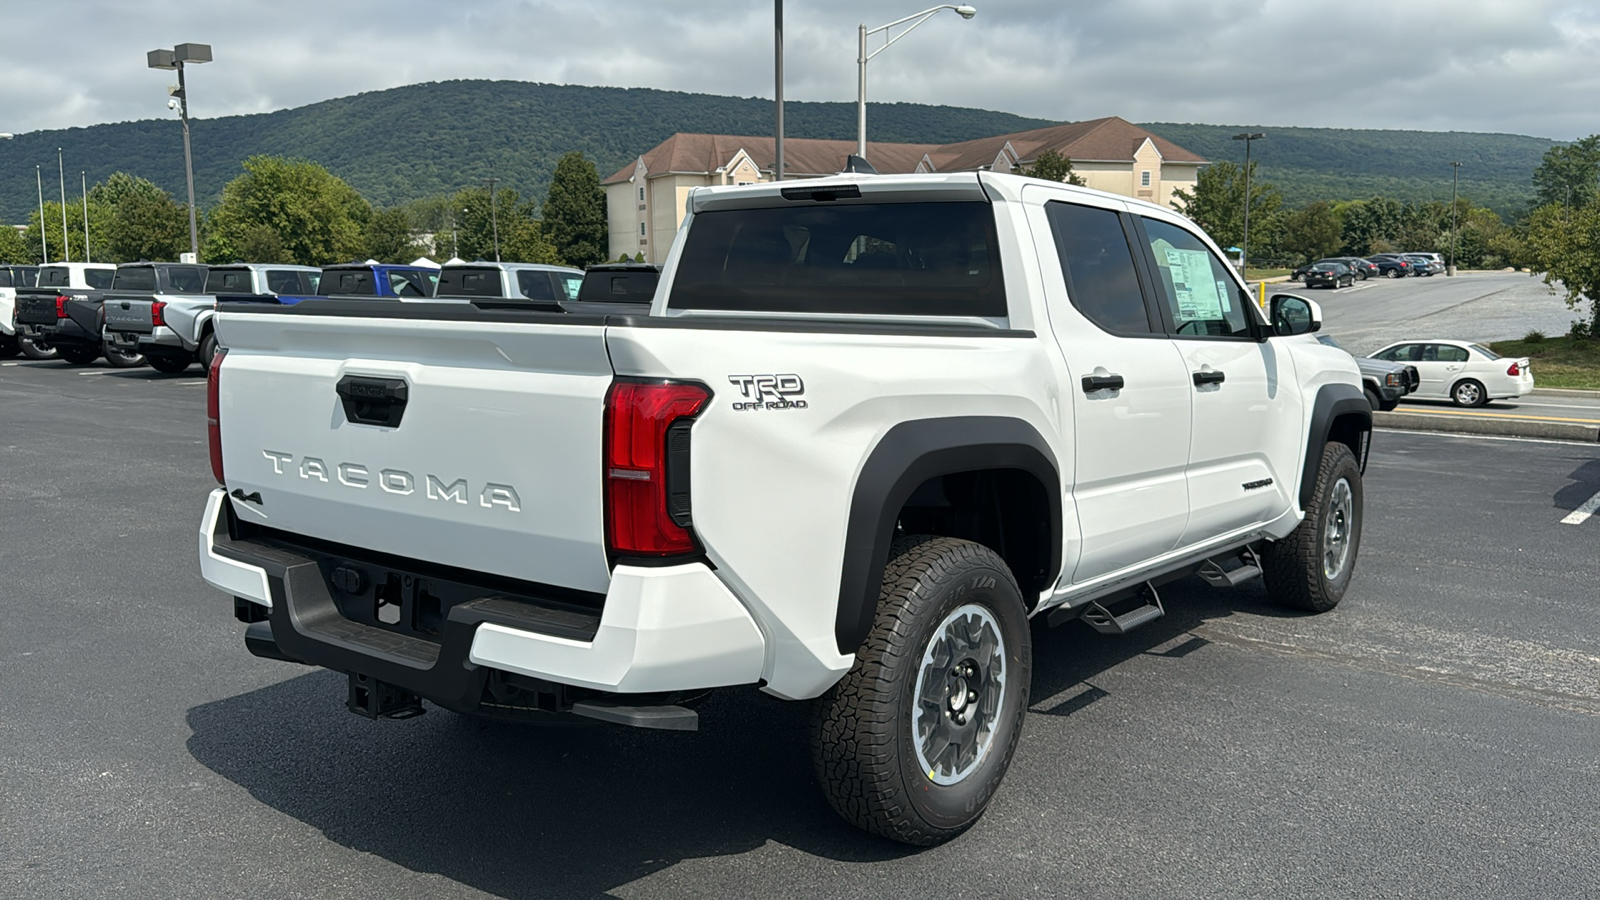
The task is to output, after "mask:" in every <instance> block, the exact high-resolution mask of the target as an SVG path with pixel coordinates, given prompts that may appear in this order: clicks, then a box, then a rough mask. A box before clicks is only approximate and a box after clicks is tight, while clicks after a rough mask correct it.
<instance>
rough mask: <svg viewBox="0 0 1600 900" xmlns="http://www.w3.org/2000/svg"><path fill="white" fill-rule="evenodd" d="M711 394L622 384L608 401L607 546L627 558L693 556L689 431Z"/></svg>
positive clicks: (687, 387)
mask: <svg viewBox="0 0 1600 900" xmlns="http://www.w3.org/2000/svg"><path fill="white" fill-rule="evenodd" d="M709 399H711V392H710V391H709V390H707V389H706V388H705V387H704V386H702V385H698V384H688V383H684V382H662V381H618V382H616V383H614V384H612V385H611V390H610V392H609V393H607V394H606V413H605V415H606V421H605V447H604V451H603V452H604V456H605V459H604V462H605V483H606V499H605V503H606V545H607V547H608V548H609V549H610V551H611V552H612V553H614V554H620V555H623V556H672V555H675V554H680V553H691V552H693V551H694V550H695V542H694V537H693V536H692V535H690V533H689V426H690V424H691V420H692V419H693V418H694V417H695V416H696V415H698V414H699V413H700V411H701V410H702V409H704V408H705V404H706V401H707V400H709Z"/></svg>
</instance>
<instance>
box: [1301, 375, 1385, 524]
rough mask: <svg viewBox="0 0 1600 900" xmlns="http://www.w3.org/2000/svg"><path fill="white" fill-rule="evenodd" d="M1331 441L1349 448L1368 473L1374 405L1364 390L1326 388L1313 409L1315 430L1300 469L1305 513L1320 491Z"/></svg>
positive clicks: (1311, 431)
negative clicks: (1320, 472) (1313, 495)
mask: <svg viewBox="0 0 1600 900" xmlns="http://www.w3.org/2000/svg"><path fill="white" fill-rule="evenodd" d="M1363 384H1365V381H1363ZM1329 441H1338V442H1339V443H1341V444H1344V445H1345V446H1347V447H1349V448H1350V452H1351V453H1354V454H1355V457H1356V463H1357V465H1359V466H1360V467H1361V471H1363V472H1365V471H1366V470H1367V450H1368V448H1369V447H1370V445H1371V441H1372V405H1371V404H1370V403H1368V402H1367V395H1366V393H1365V392H1364V391H1363V390H1362V388H1358V387H1356V386H1355V385H1352V384H1325V385H1323V386H1322V387H1321V388H1320V389H1318V391H1317V396H1316V399H1315V400H1314V401H1313V403H1312V405H1311V429H1310V434H1309V438H1308V440H1307V442H1306V453H1305V459H1304V460H1302V461H1301V468H1300V508H1301V509H1305V508H1306V506H1307V505H1308V504H1309V503H1310V502H1311V493H1312V491H1314V490H1316V484H1317V466H1318V465H1319V464H1320V463H1321V461H1322V447H1323V445H1324V444H1327V443H1328V442H1329Z"/></svg>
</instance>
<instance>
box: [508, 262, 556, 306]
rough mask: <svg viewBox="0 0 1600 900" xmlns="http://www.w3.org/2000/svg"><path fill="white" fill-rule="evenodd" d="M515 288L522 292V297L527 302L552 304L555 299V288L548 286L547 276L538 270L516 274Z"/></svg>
mask: <svg viewBox="0 0 1600 900" xmlns="http://www.w3.org/2000/svg"><path fill="white" fill-rule="evenodd" d="M517 288H518V289H519V290H521V291H522V296H524V297H527V298H528V299H529V300H549V301H552V302H554V301H555V299H556V292H555V288H554V287H553V286H552V285H551V284H550V276H549V274H548V273H545V272H542V271H539V270H533V271H522V272H518V273H517Z"/></svg>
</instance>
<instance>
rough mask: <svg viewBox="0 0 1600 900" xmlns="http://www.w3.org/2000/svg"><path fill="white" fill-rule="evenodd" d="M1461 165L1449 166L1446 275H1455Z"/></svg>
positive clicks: (1456, 163) (1453, 164)
mask: <svg viewBox="0 0 1600 900" xmlns="http://www.w3.org/2000/svg"><path fill="white" fill-rule="evenodd" d="M1460 186H1461V163H1458V162H1453V163H1451V164H1450V268H1448V269H1446V270H1445V274H1446V275H1454V274H1456V198H1457V197H1459V196H1460V190H1459V189H1460Z"/></svg>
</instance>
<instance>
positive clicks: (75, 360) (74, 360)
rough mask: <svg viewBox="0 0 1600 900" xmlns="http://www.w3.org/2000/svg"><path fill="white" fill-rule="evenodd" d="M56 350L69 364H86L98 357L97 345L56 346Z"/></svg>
mask: <svg viewBox="0 0 1600 900" xmlns="http://www.w3.org/2000/svg"><path fill="white" fill-rule="evenodd" d="M56 352H57V353H60V354H61V358H62V360H64V361H65V362H66V363H67V365H69V366H87V365H88V364H90V363H92V362H94V361H95V360H97V359H99V358H100V350H99V348H97V347H57V348H56Z"/></svg>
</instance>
